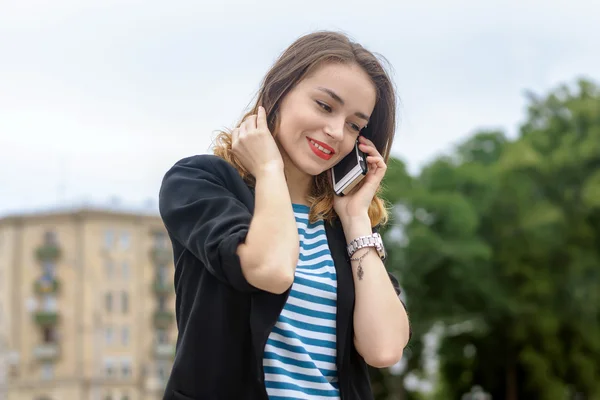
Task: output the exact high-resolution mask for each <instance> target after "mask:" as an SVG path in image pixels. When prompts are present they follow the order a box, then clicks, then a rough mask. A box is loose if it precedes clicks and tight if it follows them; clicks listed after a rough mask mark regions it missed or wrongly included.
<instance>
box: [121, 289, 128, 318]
mask: <svg viewBox="0 0 600 400" xmlns="http://www.w3.org/2000/svg"><path fill="white" fill-rule="evenodd" d="M121 310H122V311H123V313H127V312H129V296H128V295H127V292H123V293H121Z"/></svg>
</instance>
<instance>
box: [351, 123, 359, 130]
mask: <svg viewBox="0 0 600 400" xmlns="http://www.w3.org/2000/svg"><path fill="white" fill-rule="evenodd" d="M350 127H351V128H352V129H353V130H355V131H356V132H360V129H361V128H360V126H358V125H356V124H350Z"/></svg>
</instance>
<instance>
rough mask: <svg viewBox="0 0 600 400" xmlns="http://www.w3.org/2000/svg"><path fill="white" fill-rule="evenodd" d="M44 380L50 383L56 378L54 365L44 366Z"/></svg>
mask: <svg viewBox="0 0 600 400" xmlns="http://www.w3.org/2000/svg"><path fill="white" fill-rule="evenodd" d="M41 372H42V374H41V375H42V380H44V381H49V380H51V379H53V378H54V365H52V364H42V371H41Z"/></svg>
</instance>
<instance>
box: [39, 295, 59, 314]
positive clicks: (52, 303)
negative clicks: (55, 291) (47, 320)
mask: <svg viewBox="0 0 600 400" xmlns="http://www.w3.org/2000/svg"><path fill="white" fill-rule="evenodd" d="M57 309H58V306H57V303H56V297H55V296H54V295H51V294H47V295H45V296H44V297H43V298H42V310H43V311H50V312H55V311H56V310H57Z"/></svg>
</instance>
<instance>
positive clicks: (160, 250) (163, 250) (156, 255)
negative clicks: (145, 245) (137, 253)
mask: <svg viewBox="0 0 600 400" xmlns="http://www.w3.org/2000/svg"><path fill="white" fill-rule="evenodd" d="M150 259H151V260H152V262H153V263H154V264H155V265H169V264H171V263H172V262H173V254H172V252H171V250H170V249H169V248H167V247H153V248H152V249H150Z"/></svg>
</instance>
